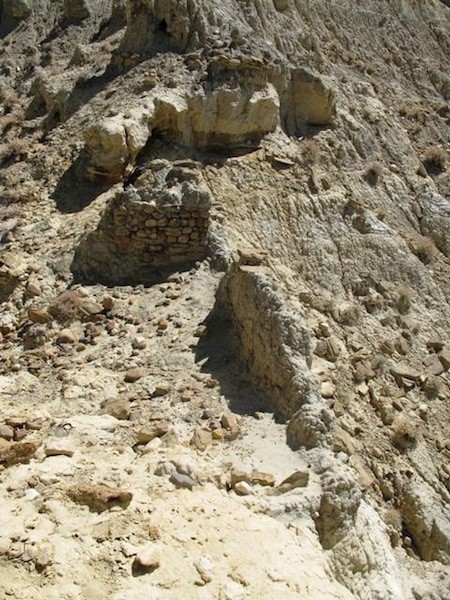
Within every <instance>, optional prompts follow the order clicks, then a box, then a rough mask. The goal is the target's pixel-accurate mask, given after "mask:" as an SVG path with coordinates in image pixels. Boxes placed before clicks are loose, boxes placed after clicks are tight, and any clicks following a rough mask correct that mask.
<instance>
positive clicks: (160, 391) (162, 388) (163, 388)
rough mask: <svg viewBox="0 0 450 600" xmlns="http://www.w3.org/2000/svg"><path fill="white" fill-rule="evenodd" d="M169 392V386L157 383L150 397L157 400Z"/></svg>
mask: <svg viewBox="0 0 450 600" xmlns="http://www.w3.org/2000/svg"><path fill="white" fill-rule="evenodd" d="M170 390H171V386H170V384H169V383H166V382H163V381H161V382H159V383H157V384H156V385H155V389H154V390H153V393H152V397H153V398H158V397H160V396H166V395H167V394H168V393H169V392H170Z"/></svg>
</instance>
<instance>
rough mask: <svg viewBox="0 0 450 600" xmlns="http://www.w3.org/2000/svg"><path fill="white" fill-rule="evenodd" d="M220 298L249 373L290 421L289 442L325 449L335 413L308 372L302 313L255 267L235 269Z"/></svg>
mask: <svg viewBox="0 0 450 600" xmlns="http://www.w3.org/2000/svg"><path fill="white" fill-rule="evenodd" d="M221 294H222V300H223V302H225V304H226V306H227V307H228V310H229V312H230V314H231V318H232V320H233V322H234V324H235V326H236V329H237V332H238V335H239V338H240V342H241V348H242V355H243V359H244V360H245V362H246V363H247V366H248V368H249V371H250V372H251V373H252V375H253V376H254V377H255V379H256V380H257V382H258V383H259V384H260V385H261V386H262V387H263V388H264V389H265V390H266V391H267V392H268V394H269V395H270V397H271V398H272V401H273V404H274V411H275V414H276V415H277V416H278V417H280V418H282V419H283V420H289V424H288V428H287V437H288V443H289V444H290V445H291V446H292V447H293V448H299V447H301V446H304V447H306V448H313V447H315V446H327V445H329V444H330V443H331V442H332V440H333V433H334V420H333V415H332V413H331V411H330V410H329V409H328V407H327V406H326V404H325V403H324V401H323V399H322V397H321V395H320V393H319V391H318V382H317V380H316V379H315V377H314V376H313V374H312V373H311V371H310V369H309V365H310V360H311V341H310V336H309V331H308V329H307V327H306V322H305V320H304V318H303V316H302V315H301V313H300V312H299V311H297V310H296V309H294V308H293V307H292V306H290V305H289V303H288V302H287V300H286V299H285V298H284V297H283V295H282V294H281V293H280V292H279V291H278V290H277V289H276V287H275V284H274V281H273V279H272V277H271V275H270V271H269V270H268V269H266V268H265V267H261V266H257V265H256V266H255V265H252V266H249V265H243V264H240V265H234V266H233V267H232V269H231V270H230V272H229V274H228V275H227V276H226V277H225V279H224V281H223V284H222V290H221Z"/></svg>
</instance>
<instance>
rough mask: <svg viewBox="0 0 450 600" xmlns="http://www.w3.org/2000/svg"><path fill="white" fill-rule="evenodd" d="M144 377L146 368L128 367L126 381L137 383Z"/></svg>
mask: <svg viewBox="0 0 450 600" xmlns="http://www.w3.org/2000/svg"><path fill="white" fill-rule="evenodd" d="M142 377H144V369H142V368H140V367H135V368H133V369H128V371H127V372H126V373H125V381H126V382H127V383H135V382H136V381H139V379H142Z"/></svg>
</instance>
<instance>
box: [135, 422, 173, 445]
mask: <svg viewBox="0 0 450 600" xmlns="http://www.w3.org/2000/svg"><path fill="white" fill-rule="evenodd" d="M169 428H170V423H169V422H168V421H160V422H158V423H149V424H148V425H145V426H144V427H142V428H141V429H140V430H139V431H138V434H137V438H138V442H139V443H140V444H147V443H148V442H151V441H152V440H153V439H155V438H157V437H162V436H163V435H165V434H166V433H167V432H168V431H169Z"/></svg>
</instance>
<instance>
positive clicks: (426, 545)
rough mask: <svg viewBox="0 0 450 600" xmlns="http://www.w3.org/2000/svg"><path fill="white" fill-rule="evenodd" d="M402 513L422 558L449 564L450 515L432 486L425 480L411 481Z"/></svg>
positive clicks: (403, 500) (405, 494) (404, 494)
mask: <svg viewBox="0 0 450 600" xmlns="http://www.w3.org/2000/svg"><path fill="white" fill-rule="evenodd" d="M445 495H446V496H447V497H448V494H445ZM401 512H402V517H403V520H404V523H405V525H406V527H407V528H408V531H409V532H410V534H411V537H412V539H413V541H414V544H415V545H416V546H417V549H418V552H419V555H420V557H421V558H422V559H424V560H438V561H440V562H441V563H444V564H445V565H449V564H450V525H449V524H450V514H449V510H448V508H447V506H446V505H442V503H441V499H440V498H439V495H438V494H437V493H436V492H435V491H434V490H433V489H432V488H431V486H430V485H428V484H427V483H426V482H425V481H423V480H418V481H416V482H411V484H410V485H409V486H407V488H406V489H405V491H404V493H403V499H402V508H401Z"/></svg>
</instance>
